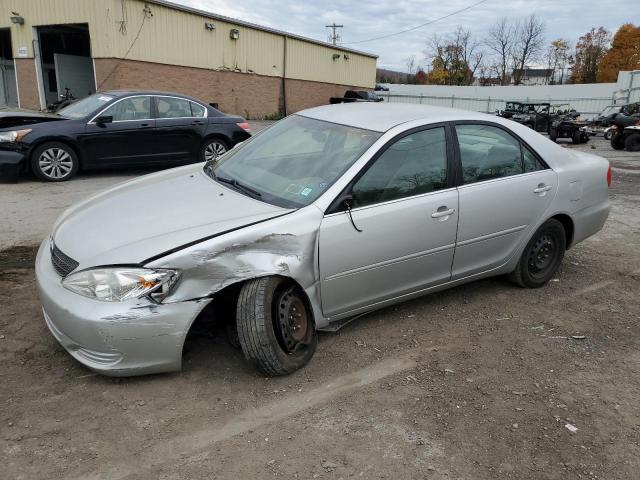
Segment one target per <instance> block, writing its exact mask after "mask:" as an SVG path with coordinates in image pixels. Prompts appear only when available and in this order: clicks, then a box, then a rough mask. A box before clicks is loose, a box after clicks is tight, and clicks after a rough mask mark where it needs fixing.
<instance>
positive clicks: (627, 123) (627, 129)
mask: <svg viewBox="0 0 640 480" xmlns="http://www.w3.org/2000/svg"><path fill="white" fill-rule="evenodd" d="M612 123H613V125H612V135H611V148H613V149H614V150H624V149H625V148H626V149H627V150H628V151H630V152H637V151H640V113H635V114H633V115H624V114H622V113H619V114H618V115H616V117H615V118H614V119H613V121H612ZM627 141H628V142H629V144H628V145H627Z"/></svg>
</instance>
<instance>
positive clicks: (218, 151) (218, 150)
mask: <svg viewBox="0 0 640 480" xmlns="http://www.w3.org/2000/svg"><path fill="white" fill-rule="evenodd" d="M227 150H229V145H227V142H225V141H224V140H222V139H220V138H209V139H208V140H206V141H205V142H204V145H202V151H201V159H202V160H203V161H205V162H210V161H212V160H215V159H216V158H218V157H219V156H220V155H223V154H225V153H226V152H227Z"/></svg>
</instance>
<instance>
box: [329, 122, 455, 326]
mask: <svg viewBox="0 0 640 480" xmlns="http://www.w3.org/2000/svg"><path fill="white" fill-rule="evenodd" d="M448 136H449V135H448V133H447V130H446V128H445V127H444V126H437V127H431V128H426V129H421V130H417V131H415V130H414V131H411V132H409V133H406V134H403V135H402V136H400V137H399V138H397V139H395V140H394V141H393V142H392V143H390V144H388V145H387V146H385V147H383V150H382V151H381V153H380V154H379V156H378V157H377V158H376V159H375V160H374V161H373V163H371V164H370V165H369V166H368V167H365V168H366V170H365V171H364V173H361V174H360V176H359V178H357V179H356V180H354V183H353V184H352V187H351V193H352V196H353V205H352V209H351V215H350V214H349V211H348V210H346V209H345V208H340V209H339V210H338V211H333V212H330V213H328V214H326V215H325V217H324V219H323V221H322V224H321V226H320V239H319V259H320V278H321V287H320V288H321V297H322V309H323V313H324V314H325V315H327V316H334V315H339V314H343V313H347V312H352V311H354V310H357V309H361V308H365V307H367V306H370V305H375V304H377V303H379V302H383V301H385V300H389V299H393V298H397V297H400V296H403V295H406V294H410V293H412V292H416V291H419V290H422V289H425V288H428V287H430V286H433V285H436V284H440V283H443V282H446V281H448V280H449V279H450V277H451V265H452V262H453V253H454V248H455V242H456V232H457V221H458V192H457V190H456V189H455V188H454V187H452V183H451V182H450V179H449V175H448V163H449V158H448V157H449V155H448V151H449V149H448V148H447V137H448ZM352 219H353V223H352Z"/></svg>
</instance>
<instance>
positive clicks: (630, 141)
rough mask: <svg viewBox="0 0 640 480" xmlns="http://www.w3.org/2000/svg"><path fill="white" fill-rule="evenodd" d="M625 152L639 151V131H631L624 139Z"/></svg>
mask: <svg viewBox="0 0 640 480" xmlns="http://www.w3.org/2000/svg"><path fill="white" fill-rule="evenodd" d="M624 148H625V149H626V150H627V152H640V133H632V134H631V135H629V136H628V137H627V138H626V140H625V141H624Z"/></svg>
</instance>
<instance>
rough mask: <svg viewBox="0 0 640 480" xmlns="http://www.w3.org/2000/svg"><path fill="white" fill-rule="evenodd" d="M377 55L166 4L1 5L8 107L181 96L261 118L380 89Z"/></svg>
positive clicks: (2, 96) (65, 1) (1, 91)
mask: <svg viewBox="0 0 640 480" xmlns="http://www.w3.org/2000/svg"><path fill="white" fill-rule="evenodd" d="M376 58H377V57H376V56H375V55H372V54H368V53H363V52H359V51H355V50H350V49H345V48H341V47H336V46H333V45H330V44H327V43H324V42H319V41H316V40H312V39H308V38H304V37H301V36H298V35H294V34H291V33H286V32H282V31H278V30H274V29H270V28H266V27H261V26H258V25H254V24H250V23H247V22H244V21H240V20H235V19H231V18H228V17H224V16H221V15H218V14H215V13H211V12H205V11H200V10H196V9H192V8H187V7H183V6H180V5H176V4H174V3H171V2H168V1H165V0H0V73H1V75H0V104H5V105H9V106H19V107H21V108H32V109H43V108H45V107H46V105H47V104H49V103H51V102H53V101H55V100H56V99H57V98H58V95H59V94H61V93H64V92H65V89H66V88H68V89H69V90H70V91H71V93H73V95H74V96H75V97H77V98H80V97H83V96H86V95H87V94H89V93H93V92H95V91H104V90H111V89H154V90H169V91H176V92H182V93H186V94H190V95H193V96H195V97H198V98H200V99H202V100H204V101H206V102H211V103H217V104H219V107H220V109H221V110H223V111H227V112H231V113H237V114H241V115H245V116H247V117H250V118H259V117H264V116H267V115H273V114H277V113H278V112H283V111H286V112H287V113H291V112H294V111H297V110H300V109H303V108H307V107H310V106H315V105H321V104H326V103H328V102H329V97H331V96H342V94H343V93H344V90H345V89H347V88H359V89H372V88H373V87H374V83H375V75H376Z"/></svg>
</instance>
